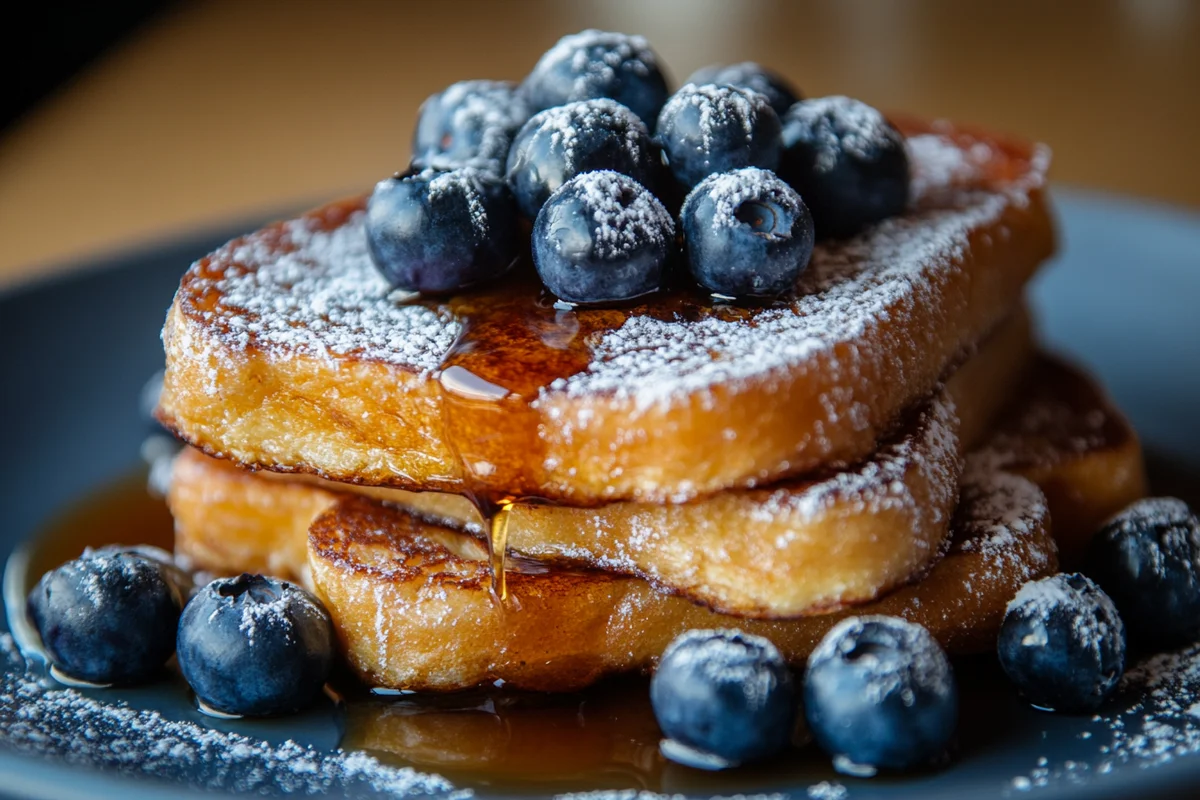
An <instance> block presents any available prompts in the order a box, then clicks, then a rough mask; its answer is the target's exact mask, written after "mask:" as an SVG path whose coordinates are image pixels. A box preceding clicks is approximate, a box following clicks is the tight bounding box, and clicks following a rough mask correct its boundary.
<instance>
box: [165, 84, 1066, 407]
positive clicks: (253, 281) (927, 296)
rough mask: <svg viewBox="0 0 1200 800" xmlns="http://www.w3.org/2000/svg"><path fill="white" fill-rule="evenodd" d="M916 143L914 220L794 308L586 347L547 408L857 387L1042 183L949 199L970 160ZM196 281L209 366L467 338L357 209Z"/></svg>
mask: <svg viewBox="0 0 1200 800" xmlns="http://www.w3.org/2000/svg"><path fill="white" fill-rule="evenodd" d="M756 96H757V95H756ZM910 146H911V147H913V152H914V153H915V154H916V157H915V159H914V162H913V173H914V177H916V178H918V180H917V184H916V185H917V186H919V187H923V188H921V190H920V193H918V194H917V195H916V196H914V198H913V207H912V209H911V211H910V212H909V213H907V214H906V215H904V216H902V217H897V218H893V219H890V220H887V221H885V222H883V223H881V224H879V225H877V226H875V227H873V228H872V229H870V230H869V231H867V232H865V233H864V234H862V235H861V236H859V237H857V238H854V239H850V240H846V241H842V242H838V243H829V244H821V245H818V246H817V247H816V248H815V250H814V253H813V257H812V260H811V262H810V265H809V267H808V269H807V270H806V272H805V274H804V275H803V276H802V277H801V279H800V281H799V285H798V289H799V296H798V297H797V298H796V299H795V300H793V301H792V302H790V303H787V304H780V305H776V306H772V307H766V308H762V309H759V310H756V311H754V312H753V313H751V314H750V315H748V317H747V318H745V319H739V320H723V319H719V318H715V317H709V318H706V319H702V320H698V321H696V320H664V319H658V318H655V317H650V316H639V315H634V316H631V317H630V318H629V319H628V320H627V321H626V322H625V323H624V324H623V325H622V326H621V327H620V328H618V329H616V330H614V331H611V332H609V333H606V334H605V335H603V336H602V337H599V338H598V339H597V340H596V341H595V342H594V343H591V346H592V353H593V355H592V359H591V363H590V364H589V365H588V367H587V368H585V369H584V370H583V371H581V372H580V373H578V374H577V375H575V376H573V377H570V378H568V379H566V380H561V381H557V382H556V383H554V384H552V385H551V386H550V387H547V388H544V389H543V390H542V392H541V398H542V399H545V398H546V397H547V396H548V395H554V394H557V393H564V394H565V396H567V397H572V396H579V395H588V394H593V393H609V394H611V395H613V396H615V397H617V398H621V397H628V398H632V399H633V400H634V401H635V402H636V405H637V406H638V407H640V408H648V407H651V406H655V405H671V404H674V403H677V402H683V401H685V400H687V399H688V397H689V396H693V393H694V392H697V391H700V392H703V391H706V390H708V389H710V388H711V387H714V386H717V385H725V386H736V385H738V384H740V382H742V381H746V380H750V379H753V378H756V377H758V378H762V377H766V376H769V375H771V374H772V373H773V372H774V371H782V370H788V369H793V368H796V367H797V365H801V364H803V363H804V361H805V359H807V358H810V357H812V356H813V355H814V354H817V353H825V352H831V351H835V350H836V351H838V352H839V353H840V354H841V355H839V364H838V367H839V371H840V373H839V374H842V375H844V376H845V378H846V379H847V380H852V378H853V375H854V374H856V371H857V370H858V369H860V366H859V362H860V361H861V360H862V359H864V358H866V357H867V356H868V355H869V354H868V353H865V352H860V348H854V347H850V346H848V345H850V344H852V343H853V342H854V341H855V337H856V336H859V335H860V334H862V333H863V332H865V331H867V330H869V329H872V326H875V325H878V324H879V322H880V320H881V318H882V316H883V315H890V316H891V321H892V322H893V323H896V322H899V321H900V320H899V319H898V315H900V314H916V313H918V310H923V309H927V308H929V307H932V306H936V302H935V301H936V294H935V288H934V287H935V286H936V285H937V283H938V282H939V281H941V280H943V279H944V278H945V277H946V276H947V275H949V274H951V273H952V272H954V271H956V270H961V269H962V268H963V267H962V266H961V265H960V264H958V263H957V262H956V259H958V258H960V257H961V256H962V255H963V254H964V253H965V252H966V251H967V249H968V247H969V242H968V235H969V234H970V232H971V231H972V230H973V229H974V228H976V227H977V226H981V225H986V224H989V223H992V222H994V221H995V220H996V219H997V218H998V217H999V216H1000V215H1001V214H1002V213H1003V212H1004V210H1005V208H1007V207H1008V206H1009V205H1010V204H1012V203H1013V202H1016V201H1017V200H1019V199H1021V198H1023V197H1024V196H1025V193H1026V192H1028V191H1029V190H1031V189H1033V188H1035V187H1036V186H1038V185H1040V183H1041V181H1042V179H1043V174H1042V172H1041V171H1040V170H1041V169H1043V168H1044V166H1045V165H1044V164H1041V165H1035V168H1034V169H1033V170H1032V172H1031V174H1030V175H1029V176H1027V177H1026V178H1024V179H1021V180H1019V181H1015V182H1013V183H1010V184H1005V185H1001V186H1000V187H999V188H995V183H994V181H993V180H991V179H989V178H988V176H987V175H986V173H984V172H983V171H982V170H980V169H975V170H974V171H973V173H972V174H973V182H970V183H966V184H962V185H961V187H960V188H957V189H956V190H955V191H954V192H953V193H952V197H946V196H943V195H944V194H945V193H940V192H938V191H937V189H938V185H935V184H933V183H931V182H930V181H922V180H920V176H923V175H933V174H937V175H948V174H951V173H954V170H953V169H951V170H950V171H949V172H948V171H947V164H952V163H956V159H961V152H962V148H961V147H959V146H958V145H956V144H955V143H954V142H952V141H951V140H950V139H948V138H946V137H943V136H940V135H936V134H928V135H920V136H913V137H911V138H910ZM955 169H956V168H955ZM954 174H956V175H957V173H954ZM954 180H955V181H959V180H961V176H958V177H956V178H954ZM596 187H597V189H598V188H599V184H598V183H597V184H596ZM984 187H990V188H988V189H987V190H984ZM655 203H656V201H651V200H649V199H647V201H646V204H647V207H646V208H642V207H641V206H638V209H639V210H638V212H637V214H635V215H632V216H631V217H629V220H630V221H631V222H633V223H636V227H637V228H646V227H658V226H657V224H656V225H654V226H648V225H645V224H643V223H646V222H649V221H655V222H656V223H657V222H658V221H660V216H661V214H663V213H664V212H662V211H660V209H659V208H657V207H655ZM628 230H633V228H629V229H628ZM625 231H626V229H624V228H622V227H621V226H614V227H613V228H612V234H613V236H612V239H611V242H612V246H613V247H614V248H620V247H623V246H624V244H623V241H624V238H623V237H624V236H625V235H626V233H625ZM185 281H189V282H191V285H189V287H188V291H187V292H185V293H184V294H183V295H181V297H183V299H184V303H185V305H184V308H183V310H184V311H185V313H187V314H188V316H190V317H193V318H196V319H199V320H200V321H201V325H202V327H203V329H204V332H205V336H206V337H210V338H211V337H216V338H215V340H212V341H211V342H209V345H208V348H207V350H206V349H205V348H204V347H202V346H199V345H197V346H196V347H195V349H196V350H197V351H198V352H199V351H203V352H199V355H198V357H204V358H210V357H212V356H213V355H214V353H215V354H217V355H218V356H220V357H237V354H238V353H239V352H243V351H246V350H248V349H250V348H253V347H258V348H262V349H265V350H266V351H267V352H268V355H270V356H271V357H274V358H279V359H286V358H291V357H294V356H297V355H299V356H307V357H316V358H322V359H329V360H333V361H336V360H338V359H340V358H344V357H346V356H354V357H356V358H360V359H365V360H374V361H380V362H384V363H387V364H391V365H394V366H396V367H399V368H402V369H405V370H409V371H412V372H417V373H422V372H426V373H427V372H430V371H432V370H435V369H437V367H438V366H439V365H440V363H441V361H442V359H443V357H444V355H445V353H446V352H447V350H448V349H449V348H450V346H451V344H452V343H453V342H454V340H455V338H456V337H457V335H458V333H459V331H460V324H459V322H458V321H457V320H456V318H455V317H454V315H453V314H452V313H451V312H450V311H449V310H448V309H447V308H446V307H445V306H442V305H437V304H432V303H428V304H427V303H414V302H412V300H413V298H412V297H411V296H408V295H405V294H402V293H397V292H393V291H391V289H390V287H389V285H388V284H387V282H386V281H385V280H384V279H383V278H382V277H381V276H380V275H379V274H378V272H377V271H376V269H375V268H374V265H373V263H372V261H371V257H370V254H369V251H368V248H367V244H366V237H365V234H364V231H363V217H362V214H361V213H350V214H349V215H348V217H347V219H346V220H345V222H344V223H343V224H337V225H334V226H333V228H332V230H324V229H323V227H322V225H321V224H320V220H318V219H315V218H312V217H305V218H301V219H298V220H293V221H290V222H287V223H284V224H283V225H282V226H279V227H275V228H269V229H266V230H265V231H263V232H260V233H257V234H253V235H251V236H248V237H245V238H243V239H239V240H236V241H234V242H231V243H230V244H228V245H226V246H225V247H224V248H222V249H221V250H219V251H217V252H216V253H215V254H214V255H213V256H211V257H210V258H208V259H204V260H202V261H201V262H198V264H196V265H194V266H193V267H192V269H191V270H190V273H189V275H188V276H187V277H185ZM197 297H199V298H201V299H200V300H196V299H195V298H197ZM205 298H207V300H208V301H210V304H209V305H204V302H203V301H204V300H205ZM843 351H844V352H843ZM214 390H215V387H214Z"/></svg>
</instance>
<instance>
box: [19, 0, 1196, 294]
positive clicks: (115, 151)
mask: <svg viewBox="0 0 1200 800" xmlns="http://www.w3.org/2000/svg"><path fill="white" fill-rule="evenodd" d="M584 27H601V28H608V29H614V30H625V31H629V32H638V33H642V34H644V35H646V36H647V37H648V38H649V39H650V41H651V42H652V43H653V45H654V46H655V48H656V49H657V50H658V52H659V54H660V55H661V56H662V58H663V59H664V61H665V62H666V64H667V65H668V66H669V68H670V70H671V72H672V74H673V75H674V77H675V79H676V80H679V79H682V78H683V77H685V76H686V75H687V74H688V73H690V72H691V71H692V70H693V69H695V68H696V67H699V66H701V65H702V64H705V63H709V62H719V61H724V62H729V61H734V60H745V59H754V60H759V61H762V62H763V63H766V64H769V65H772V66H774V67H776V68H777V69H779V70H780V71H782V72H783V73H784V74H786V75H788V76H790V77H791V78H792V79H793V80H794V81H795V82H796V84H797V85H798V86H800V87H801V88H802V89H803V91H804V92H805V93H806V94H808V95H810V96H811V95H821V94H833V93H839V94H849V95H853V96H857V97H860V98H861V99H863V100H866V101H868V102H870V103H873V104H875V105H878V106H880V107H883V108H886V109H903V110H905V111H911V112H914V113H918V114H923V115H929V116H944V117H949V118H953V119H959V120H964V121H970V122H973V123H978V124H980V125H985V126H989V127H992V128H995V129H997V130H1003V131H1008V132H1012V133H1016V134H1020V135H1023V136H1027V137H1032V138H1037V139H1041V140H1043V141H1046V142H1048V143H1049V144H1050V145H1052V146H1053V148H1054V150H1055V166H1054V173H1053V174H1054V176H1055V178H1056V179H1057V180H1059V181H1061V182H1063V183H1069V184H1076V185H1083V186H1088V187H1095V188H1099V189H1104V190H1109V191H1114V192H1123V193H1133V194H1137V195H1142V196H1146V197H1151V198H1157V199H1160V200H1165V201H1170V202H1174V203H1182V204H1187V205H1191V206H1200V155H1198V154H1197V148H1198V146H1200V0H1124V2H1120V1H1118V0H1095V1H1094V2H1084V1H1083V0H1063V1H1061V2H1060V1H1056V2H1048V0H1008V2H1005V3H986V4H985V3H972V2H960V0H913V1H912V2H901V0H895V1H894V2H892V1H890V0H812V1H811V2H792V1H791V0H737V2H735V1H734V0H728V1H726V0H673V1H671V2H666V1H664V0H619V1H616V0H614V1H611V2H603V1H602V0H592V1H591V2H579V1H578V0H572V1H571V2H566V1H565V0H564V1H563V2H551V1H550V0H541V1H540V2H539V1H538V0H527V1H525V2H511V3H500V2H494V1H485V0H477V1H474V0H472V1H468V0H442V2H431V1H430V0H422V1H421V2H417V3H399V2H367V1H365V0H364V1H363V2H349V1H347V2H336V3H335V2H320V1H319V0H279V1H278V2H269V1H267V0H211V1H210V2H193V3H189V4H185V5H184V6H182V7H181V8H180V9H178V10H177V11H175V12H173V13H171V14H170V15H169V16H167V17H166V18H164V19H161V20H159V21H158V22H157V23H155V24H154V25H152V26H151V27H150V28H148V29H146V30H143V31H142V32H141V33H139V34H138V35H136V36H135V37H134V38H132V39H131V40H129V41H128V42H127V43H125V44H124V45H123V46H121V47H120V48H118V50H117V51H115V52H114V53H112V54H111V56H109V57H107V58H106V59H105V60H103V61H102V62H101V63H99V64H97V65H95V66H94V67H93V68H92V69H90V71H88V72H87V73H86V74H84V75H81V76H80V77H79V79H78V80H77V81H75V82H74V83H73V84H72V85H71V86H70V87H69V88H67V89H66V90H64V91H62V92H60V93H59V94H58V95H57V96H55V97H53V98H51V99H50V100H49V101H47V102H46V103H44V104H43V105H42V106H41V107H40V108H38V109H37V110H35V112H34V113H32V114H31V115H30V116H29V117H27V118H26V120H24V121H23V122H22V123H21V124H20V125H19V126H18V127H17V128H15V129H14V130H12V131H11V132H10V133H9V134H8V135H7V137H6V138H4V139H2V140H0V242H2V243H3V244H2V246H0V285H9V284H12V283H15V282H19V281H22V280H27V279H29V278H31V277H34V276H38V275H44V274H47V273H49V272H51V271H54V270H58V269H64V268H67V267H68V266H69V265H70V263H71V262H72V261H80V260H87V259H91V258H93V257H95V256H97V255H101V254H104V253H109V252H112V251H114V250H120V249H122V248H127V247H133V246H137V245H140V244H145V243H148V242H153V241H155V240H162V239H168V238H170V237H172V236H176V235H178V234H179V233H181V232H185V231H191V230H195V229H197V228H205V227H211V226H215V225H220V224H226V223H229V222H231V221H235V220H241V219H247V218H250V217H255V216H261V215H264V214H276V213H280V214H282V213H285V212H289V211H291V210H295V209H299V208H302V207H306V206H308V205H312V204H315V203H317V202H318V201H321V200H323V199H327V198H331V197H334V196H338V195H343V194H349V193H352V192H358V191H362V190H365V189H367V188H368V187H370V186H371V185H372V184H373V183H374V181H376V180H377V179H379V178H381V177H383V176H384V175H387V174H389V173H390V172H392V171H394V170H395V169H397V168H399V167H402V166H404V165H405V163H406V161H407V157H408V152H409V147H408V143H409V137H410V134H411V131H412V127H413V121H414V118H415V113H416V110H417V107H418V105H419V104H420V102H421V100H422V99H423V98H424V97H425V96H427V95H428V94H430V93H431V92H434V91H436V90H438V89H440V88H442V87H443V86H444V85H446V84H448V83H450V82H452V81H455V80H460V79H464V78H471V77H495V78H512V79H519V78H521V77H522V76H523V75H524V74H525V73H526V72H527V71H528V70H529V68H530V67H531V66H532V65H533V63H534V62H535V60H536V59H537V57H538V55H539V54H540V53H541V52H542V51H543V50H545V49H546V48H547V47H549V46H550V45H551V44H552V43H553V42H554V41H555V39H556V38H557V37H558V36H560V35H562V34H564V33H569V32H572V31H576V30H579V29H581V28H584ZM198 255H199V254H198ZM184 266H185V265H183V264H181V265H180V269H182V268H183V267H184Z"/></svg>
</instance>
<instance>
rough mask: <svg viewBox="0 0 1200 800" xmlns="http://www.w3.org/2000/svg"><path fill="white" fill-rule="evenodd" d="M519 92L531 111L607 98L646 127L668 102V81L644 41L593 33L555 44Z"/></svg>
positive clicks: (565, 39) (636, 37)
mask: <svg viewBox="0 0 1200 800" xmlns="http://www.w3.org/2000/svg"><path fill="white" fill-rule="evenodd" d="M524 89H525V93H526V96H527V97H528V98H529V102H530V104H531V105H532V106H533V109H534V110H535V111H541V110H543V109H547V108H552V107H553V106H561V105H564V104H566V103H570V102H573V101H575V100H591V99H593V98H597V97H610V98H612V99H613V100H616V101H617V102H618V103H620V104H621V105H623V106H625V107H626V108H628V109H629V110H631V111H632V112H633V113H635V114H637V115H638V116H639V117H641V118H642V119H643V120H645V122H646V124H647V125H650V124H652V123H653V121H654V119H655V118H657V117H658V110H659V109H660V108H662V105H663V102H664V101H665V100H666V99H667V79H666V78H665V77H663V73H662V70H660V69H659V66H658V57H657V56H656V55H655V54H654V51H653V50H651V49H650V45H649V44H648V43H647V42H646V40H645V39H643V38H642V37H641V36H628V35H626V34H624V33H609V32H606V31H597V30H586V31H582V32H580V33H575V34H572V35H570V36H564V37H563V38H561V39H559V40H558V42H557V43H556V44H555V45H554V47H552V48H550V49H549V50H547V51H546V53H545V54H544V55H543V56H542V57H541V58H540V59H539V60H538V63H537V65H536V66H535V67H534V68H533V71H532V72H530V73H529V77H527V78H526V79H525V84H524Z"/></svg>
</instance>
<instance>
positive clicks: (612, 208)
mask: <svg viewBox="0 0 1200 800" xmlns="http://www.w3.org/2000/svg"><path fill="white" fill-rule="evenodd" d="M559 191H560V192H562V193H564V194H566V193H570V192H574V193H577V194H579V195H580V196H582V197H583V200H584V202H585V203H586V206H587V208H588V210H590V211H591V214H592V223H593V225H594V227H593V229H592V254H593V256H594V257H597V258H600V259H604V260H606V261H617V260H621V259H626V258H629V257H630V256H632V255H633V254H634V253H636V252H638V251H641V250H644V249H646V248H647V247H648V246H650V245H654V246H656V247H661V246H665V244H666V243H667V242H668V241H670V240H671V239H672V238H673V237H674V236H675V221H674V220H673V219H671V215H670V214H669V213H668V212H667V209H666V208H664V207H663V204H662V203H660V202H659V201H658V199H657V198H656V197H655V196H654V195H652V194H650V192H648V191H646V190H645V189H644V188H642V187H641V186H639V185H638V184H637V182H636V181H634V180H633V179H632V178H630V177H629V176H627V175H622V174H620V173H618V172H610V171H608V170H599V171H596V172H585V173H583V174H582V175H577V176H576V177H574V178H572V179H571V180H569V181H567V182H566V183H564V184H563V185H562V188H561V189H559ZM552 242H553V244H554V246H555V247H556V248H559V249H560V250H561V248H563V247H565V246H567V245H566V243H565V242H564V241H562V240H559V239H557V238H553V237H552Z"/></svg>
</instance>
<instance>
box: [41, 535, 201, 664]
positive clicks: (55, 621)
mask: <svg viewBox="0 0 1200 800" xmlns="http://www.w3.org/2000/svg"><path fill="white" fill-rule="evenodd" d="M182 606H183V597H182V595H181V593H180V590H179V588H178V587H176V586H175V585H174V584H173V583H172V581H171V580H169V579H168V577H167V575H166V574H165V573H164V570H163V567H162V565H161V564H159V563H158V562H156V561H154V560H152V559H149V558H146V557H144V556H142V555H139V554H137V553H133V552H128V551H112V550H107V551H105V552H93V553H85V554H84V555H83V556H82V557H80V558H77V559H75V560H74V561H68V562H67V563H66V564H63V565H62V566H60V567H58V568H57V569H53V570H51V571H50V572H47V573H46V574H45V575H43V576H42V579H41V580H40V581H39V582H38V584H37V586H35V587H34V589H33V591H32V592H30V594H29V599H28V602H27V606H26V608H27V610H28V613H29V618H30V620H31V621H32V622H33V625H34V627H36V628H37V630H38V633H39V634H40V635H41V637H42V645H43V647H44V648H45V650H46V654H47V656H48V657H49V658H50V661H51V663H52V664H54V666H55V667H57V668H58V669H59V670H60V671H61V672H62V673H64V674H65V675H67V676H69V677H71V678H75V679H78V680H82V681H90V682H92V683H136V682H138V681H143V680H146V679H148V678H150V677H153V675H154V674H155V673H156V672H157V671H158V670H159V669H161V668H162V665H163V664H164V663H166V661H167V659H169V658H170V657H171V653H173V652H174V651H175V626H176V624H177V623H178V622H179V611H180V608H182Z"/></svg>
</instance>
